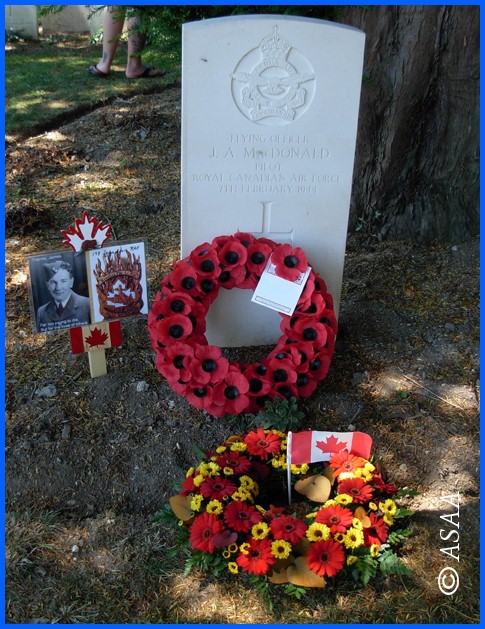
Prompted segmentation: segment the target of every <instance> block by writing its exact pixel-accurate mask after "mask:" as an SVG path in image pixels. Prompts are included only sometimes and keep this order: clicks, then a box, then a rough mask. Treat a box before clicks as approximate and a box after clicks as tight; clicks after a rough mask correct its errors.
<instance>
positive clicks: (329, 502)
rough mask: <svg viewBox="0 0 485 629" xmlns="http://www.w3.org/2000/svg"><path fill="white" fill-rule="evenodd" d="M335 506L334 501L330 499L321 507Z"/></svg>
mask: <svg viewBox="0 0 485 629" xmlns="http://www.w3.org/2000/svg"><path fill="white" fill-rule="evenodd" d="M336 504H337V503H336V501H335V500H333V499H332V498H331V499H330V500H327V502H324V503H323V507H335V505H336Z"/></svg>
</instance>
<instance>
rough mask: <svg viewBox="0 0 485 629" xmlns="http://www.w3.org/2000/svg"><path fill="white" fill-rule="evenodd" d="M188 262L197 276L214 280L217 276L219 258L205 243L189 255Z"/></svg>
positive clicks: (212, 248)
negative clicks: (189, 261)
mask: <svg viewBox="0 0 485 629" xmlns="http://www.w3.org/2000/svg"><path fill="white" fill-rule="evenodd" d="M190 260H191V262H192V265H193V267H194V269H195V270H196V272H197V273H198V275H200V276H201V277H209V278H214V277H217V276H218V275H219V258H218V257H217V251H216V249H215V247H213V246H212V245H210V244H209V243H208V242H205V243H204V244H202V245H199V246H198V247H197V248H196V249H194V250H193V251H192V253H191V254H190Z"/></svg>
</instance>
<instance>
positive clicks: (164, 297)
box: [153, 288, 195, 317]
mask: <svg viewBox="0 0 485 629" xmlns="http://www.w3.org/2000/svg"><path fill="white" fill-rule="evenodd" d="M194 304H195V301H194V299H193V298H192V297H191V296H190V295H187V293H184V292H182V291H171V290H169V289H167V288H164V289H163V290H162V291H161V292H160V293H158V295H157V298H156V299H155V302H154V304H153V311H154V312H156V314H157V315H160V314H161V315H164V316H165V317H168V316H169V315H174V314H183V315H187V314H188V313H189V312H190V311H191V309H192V306H193V305H194Z"/></svg>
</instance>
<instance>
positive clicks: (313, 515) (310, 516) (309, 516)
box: [305, 511, 318, 518]
mask: <svg viewBox="0 0 485 629" xmlns="http://www.w3.org/2000/svg"><path fill="white" fill-rule="evenodd" d="M317 513H318V511H314V512H313V513H307V514H306V516H305V518H316V517H317Z"/></svg>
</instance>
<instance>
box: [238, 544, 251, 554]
mask: <svg viewBox="0 0 485 629" xmlns="http://www.w3.org/2000/svg"><path fill="white" fill-rule="evenodd" d="M239 551H240V552H241V553H242V554H243V555H247V554H248V553H249V544H248V543H247V542H244V543H242V544H241V546H239Z"/></svg>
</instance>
